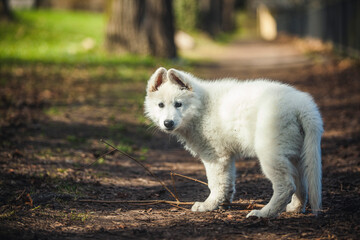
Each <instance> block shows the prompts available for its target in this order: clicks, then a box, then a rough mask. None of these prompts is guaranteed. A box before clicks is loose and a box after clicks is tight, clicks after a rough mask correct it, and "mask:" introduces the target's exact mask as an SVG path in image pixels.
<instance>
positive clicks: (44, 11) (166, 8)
mask: <svg viewBox="0 0 360 240" xmlns="http://www.w3.org/2000/svg"><path fill="white" fill-rule="evenodd" d="M0 7H1V12H2V13H1V18H2V22H4V21H7V24H6V26H5V25H4V23H2V26H1V27H2V29H1V31H2V32H1V36H2V37H1V43H0V44H1V47H2V49H1V51H2V52H1V56H2V58H4V57H14V58H16V57H19V58H22V57H26V56H27V57H31V55H33V57H35V58H36V57H40V55H41V54H44V53H46V54H44V55H52V56H54V55H62V56H61V57H64V58H65V57H66V55H69V56H77V57H78V56H79V55H82V54H84V53H86V52H92V54H95V55H96V56H100V55H101V54H102V50H103V48H104V47H105V48H106V49H107V50H108V52H114V51H116V52H118V53H119V52H131V53H137V54H145V55H152V56H157V57H165V58H174V57H176V56H178V54H179V53H178V52H179V51H180V52H181V50H189V49H193V48H195V47H196V40H194V37H195V38H196V37H199V34H200V33H204V34H206V36H209V37H211V38H212V39H215V40H217V41H226V40H229V39H231V37H234V35H236V36H237V37H239V36H241V37H242V38H254V37H259V38H262V39H265V40H269V41H271V40H275V39H277V38H278V37H279V36H281V34H288V35H291V36H297V37H302V38H312V39H315V40H321V41H322V42H323V43H327V44H331V47H333V48H334V49H336V51H338V52H340V53H342V54H345V55H348V56H351V57H355V58H359V49H360V46H359V45H360V43H359V42H360V40H359V31H360V30H359V29H360V26H359V24H360V23H359V22H360V20H359V14H358V13H359V11H360V7H359V2H358V1H356V0H329V1H326V0H313V1H310V0H272V1H263V0H253V1H247V0H226V1H220V0H200V1H191V0H174V1H165V0H161V1H151V0H148V1H120V0H108V1H107V0H89V1H75V0H64V1H56V0H2V1H1V5H0ZM74 32H76V34H74ZM12 33H13V34H12ZM14 33H16V35H14ZM35 38H36V40H37V44H36V45H37V46H32V47H31V49H29V48H30V47H27V46H26V45H24V44H26V42H27V41H25V40H28V43H29V44H30V41H34V39H35ZM81 38H82V39H81ZM5 44H7V46H6V47H5ZM18 44H20V45H18ZM21 44H22V45H21ZM15 45H17V47H14V46H15ZM318 45H319V43H318ZM49 48H51V49H52V50H51V51H48V49H49ZM48 52H51V53H48ZM48 57H50V56H48ZM58 57H60V56H58Z"/></svg>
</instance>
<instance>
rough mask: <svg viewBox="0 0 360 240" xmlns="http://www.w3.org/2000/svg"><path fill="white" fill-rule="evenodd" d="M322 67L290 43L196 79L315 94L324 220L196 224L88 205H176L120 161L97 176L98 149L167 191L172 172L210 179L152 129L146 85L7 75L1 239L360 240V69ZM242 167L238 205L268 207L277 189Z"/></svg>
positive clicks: (27, 71) (64, 75)
mask: <svg viewBox="0 0 360 240" xmlns="http://www.w3.org/2000/svg"><path fill="white" fill-rule="evenodd" d="M319 59H320V61H319ZM315 60H316V61H314V59H312V60H311V59H309V58H307V57H305V56H304V55H303V54H301V53H300V52H299V51H297V50H296V49H295V48H294V47H293V45H291V43H264V42H236V43H234V44H232V45H231V46H230V47H229V48H227V50H226V52H224V54H222V55H221V57H219V58H218V59H217V61H216V62H214V63H212V64H207V65H201V66H197V67H194V69H196V70H194V72H193V73H194V74H195V75H198V76H200V77H206V78H212V79H214V78H221V77H237V78H240V79H249V78H257V77H264V78H270V79H277V80H280V81H283V82H286V83H289V84H292V85H294V86H296V87H297V88H299V89H301V90H304V91H307V92H309V93H310V94H312V95H313V96H314V99H315V101H316V102H317V103H318V105H319V107H320V110H321V112H322V116H323V118H324V123H325V134H324V138H323V144H322V151H323V172H324V177H323V184H324V189H323V212H322V213H321V214H320V216H319V217H314V216H312V214H311V213H310V212H309V210H307V212H306V213H305V214H289V213H283V214H281V216H279V217H278V218H276V219H265V220H255V219H246V218H245V216H246V214H247V213H248V210H246V209H243V208H240V207H234V208H232V209H230V210H226V211H225V210H217V211H214V212H208V213H192V212H191V211H188V210H184V209H179V208H177V207H173V206H170V205H166V204H163V205H145V206H143V205H131V204H108V203H83V202H79V201H78V200H79V199H94V200H95V199H96V200H148V199H166V200H172V198H171V196H169V194H168V193H167V192H166V191H164V190H163V188H162V187H161V185H160V184H159V183H158V182H157V181H156V180H154V179H153V178H152V177H151V176H148V175H147V174H146V172H145V171H144V170H143V169H142V168H141V167H139V166H137V165H136V163H134V162H133V161H131V160H129V159H127V158H124V157H122V156H121V155H120V154H118V153H113V154H109V155H107V156H106V157H103V158H102V159H100V161H98V163H97V164H94V165H91V166H88V165H89V164H91V163H92V162H94V160H95V159H96V157H99V156H100V155H101V154H102V153H104V152H106V147H105V146H104V145H103V144H102V143H100V142H99V139H100V138H106V139H110V141H111V142H114V143H115V144H116V145H117V146H119V147H120V148H121V149H122V150H124V151H127V152H129V153H130V154H131V155H133V156H135V157H137V158H138V159H141V160H142V162H143V163H144V164H146V165H147V166H148V167H150V168H151V170H152V171H153V172H155V173H156V174H157V175H158V176H159V177H161V178H162V179H164V181H165V182H166V183H167V184H168V185H171V180H170V179H171V178H170V175H169V173H170V171H174V172H177V173H180V174H184V175H187V176H190V177H194V178H197V179H199V180H203V181H206V177H205V171H204V168H203V166H202V164H201V163H200V161H198V160H197V159H193V158H192V157H191V156H190V155H189V154H188V153H187V152H185V151H184V150H183V149H182V148H181V146H179V145H178V144H177V143H176V141H175V140H174V139H171V138H169V137H168V136H165V135H163V134H162V133H159V132H153V131H152V130H148V129H147V128H148V127H147V124H148V122H147V121H146V120H144V118H143V116H142V101H143V94H144V92H143V89H144V87H145V83H144V82H134V81H133V82H121V81H117V79H114V78H113V77H112V76H109V77H108V78H107V79H105V80H103V79H102V77H103V76H108V75H109V72H108V71H109V69H105V70H104V67H103V66H95V67H93V66H92V67H91V68H84V67H76V69H70V70H63V69H62V70H58V68H57V67H56V66H45V67H44V66H42V65H37V66H23V65H21V66H14V67H12V68H11V69H10V70H7V69H5V68H2V69H1V71H0V74H1V76H2V77H7V78H9V79H11V82H10V83H9V84H8V85H7V86H6V91H3V92H1V93H2V95H1V96H2V97H3V98H4V99H7V98H6V96H7V95H6V94H12V95H13V96H18V98H17V99H19V100H18V102H17V103H16V104H12V103H11V104H12V105H11V106H12V107H11V109H12V112H11V114H7V115H6V116H7V118H6V119H3V121H2V124H3V125H2V129H1V134H2V135H1V138H0V139H1V151H0V154H1V155H0V165H1V166H0V173H1V175H0V176H1V179H0V180H1V182H0V183H1V185H0V186H1V189H0V203H1V206H0V237H1V239H67V238H71V239H73V238H75V239H85V238H89V239H114V238H120V239H194V238H195V239H242V238H251V239H294V238H295V239H298V238H305V239H314V238H321V239H338V238H341V239H356V238H358V236H359V235H360V228H359V225H358V223H359V222H360V212H359V209H360V189H359V186H360V160H359V158H360V137H359V135H360V134H359V133H360V124H359V122H360V107H359V103H360V95H359V92H360V85H359V81H358V80H359V79H360V78H359V77H360V68H359V66H358V65H354V64H353V63H351V62H349V61H347V60H342V61H335V60H333V59H326V61H323V58H322V57H319V58H316V59H315ZM45 68H46V69H45ZM45 70H49V72H46V71H45ZM114 71H117V70H114ZM44 72H46V74H44ZM89 72H94V75H95V76H96V77H93V75H89ZM98 76H101V77H98ZM25 77H26V79H28V81H29V82H31V81H34V83H37V84H38V85H41V86H39V88H30V89H32V90H31V91H28V90H27V88H26V86H27V85H26V84H24V83H23V82H21V81H20V79H23V78H25ZM42 79H46V80H47V79H56V81H52V82H51V83H49V82H48V81H45V80H44V81H43V82H42ZM89 79H90V80H89ZM20 83H22V85H21V84H20ZM19 84H20V85H19ZM47 84H48V85H47ZM57 84H60V85H57ZM23 85H25V86H24V87H19V86H23ZM34 89H35V90H36V89H40V90H39V91H37V90H36V91H35V90H34ZM59 89H61V92H60V90H59ZM24 93H27V94H24ZM35 95H36V96H37V97H34V96H35ZM24 96H25V97H24ZM39 99H40V100H41V101H40V100H39ZM39 102H40V103H42V104H45V109H46V110H43V109H44V106H38V105H39V104H40V103H39ZM9 104H10V103H9ZM9 109H10V107H9ZM9 112H10V111H8V113H9ZM44 112H45V115H44ZM236 167H237V180H236V184H237V185H236V190H237V192H236V195H235V201H236V202H244V203H251V202H257V203H263V204H264V203H266V202H267V201H268V200H269V199H270V197H271V193H272V190H271V185H270V183H269V182H268V181H267V180H266V179H265V178H264V177H263V176H262V174H261V171H260V169H259V165H258V163H257V161H256V160H255V159H243V160H240V161H238V162H237V164H236ZM175 186H176V189H177V192H178V195H179V197H180V199H181V200H182V201H201V200H204V199H205V198H206V196H207V195H208V190H207V188H206V186H203V185H201V184H199V183H196V182H193V181H188V180H185V179H181V178H178V179H177V180H176V182H175ZM185 208H187V209H189V208H190V207H189V206H185Z"/></svg>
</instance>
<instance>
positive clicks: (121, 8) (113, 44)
mask: <svg viewBox="0 0 360 240" xmlns="http://www.w3.org/2000/svg"><path fill="white" fill-rule="evenodd" d="M108 14H109V22H108V25H107V29H106V47H107V48H108V49H109V50H110V51H114V50H115V51H124V50H126V51H130V52H132V53H137V54H149V55H153V56H156V57H165V58H173V57H176V47H175V43H174V25H173V10H172V1H171V0H146V1H142V0H113V1H110V2H109V9H108Z"/></svg>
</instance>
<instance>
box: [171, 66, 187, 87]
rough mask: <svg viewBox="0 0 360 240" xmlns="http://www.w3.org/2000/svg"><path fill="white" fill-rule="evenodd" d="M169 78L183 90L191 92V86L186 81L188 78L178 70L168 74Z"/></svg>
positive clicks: (172, 70)
mask: <svg viewBox="0 0 360 240" xmlns="http://www.w3.org/2000/svg"><path fill="white" fill-rule="evenodd" d="M167 78H168V79H169V80H170V81H171V82H172V83H174V84H176V85H178V86H179V87H180V88H181V89H184V90H188V91H191V90H192V88H191V85H190V84H189V82H188V81H186V77H185V76H184V75H183V74H182V73H181V72H180V71H177V70H176V69H173V68H172V69H170V70H169V71H168V72H167Z"/></svg>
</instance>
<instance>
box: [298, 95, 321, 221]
mask: <svg viewBox="0 0 360 240" xmlns="http://www.w3.org/2000/svg"><path fill="white" fill-rule="evenodd" d="M302 109H303V111H302V112H301V113H300V121H301V123H302V127H303V130H304V133H305V136H304V143H303V147H302V150H301V158H302V163H303V164H302V166H303V173H304V176H303V177H305V179H306V181H307V183H308V184H307V185H308V193H309V202H310V205H311V209H312V212H313V213H314V214H316V215H317V213H318V212H319V211H320V209H321V175H322V173H321V172H322V170H321V146H320V144H321V135H322V133H323V123H322V119H321V115H320V113H319V110H318V109H317V106H316V105H315V103H314V102H313V101H311V102H309V104H306V106H302Z"/></svg>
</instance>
